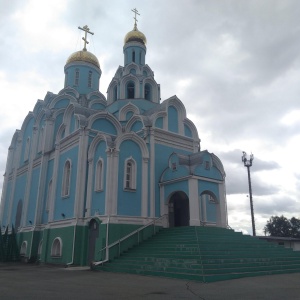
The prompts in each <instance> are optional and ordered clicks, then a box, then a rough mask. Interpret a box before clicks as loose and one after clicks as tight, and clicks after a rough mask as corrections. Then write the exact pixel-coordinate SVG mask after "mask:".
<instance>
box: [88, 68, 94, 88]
mask: <svg viewBox="0 0 300 300" xmlns="http://www.w3.org/2000/svg"><path fill="white" fill-rule="evenodd" d="M92 78H93V72H92V71H89V77H88V87H89V88H91V87H92Z"/></svg>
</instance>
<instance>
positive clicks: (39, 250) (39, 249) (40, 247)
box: [38, 240, 43, 256]
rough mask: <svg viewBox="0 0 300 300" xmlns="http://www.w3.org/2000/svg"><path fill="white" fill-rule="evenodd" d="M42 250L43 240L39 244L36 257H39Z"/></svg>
mask: <svg viewBox="0 0 300 300" xmlns="http://www.w3.org/2000/svg"><path fill="white" fill-rule="evenodd" d="M42 250H43V240H41V241H40V242H39V247H38V256H41V254H42Z"/></svg>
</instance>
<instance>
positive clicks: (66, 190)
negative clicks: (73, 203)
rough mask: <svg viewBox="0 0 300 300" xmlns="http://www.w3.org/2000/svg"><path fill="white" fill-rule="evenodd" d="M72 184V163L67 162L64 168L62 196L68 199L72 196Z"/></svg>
mask: <svg viewBox="0 0 300 300" xmlns="http://www.w3.org/2000/svg"><path fill="white" fill-rule="evenodd" d="M70 182H71V161H70V160H67V161H66V163H65V166H64V174H63V184H62V196H63V197H67V196H69V194H70Z"/></svg>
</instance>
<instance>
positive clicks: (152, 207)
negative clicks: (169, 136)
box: [149, 127, 155, 218]
mask: <svg viewBox="0 0 300 300" xmlns="http://www.w3.org/2000/svg"><path fill="white" fill-rule="evenodd" d="M149 134H150V217H151V218H155V147H154V146H155V143H154V130H153V128H152V127H151V128H150V129H149Z"/></svg>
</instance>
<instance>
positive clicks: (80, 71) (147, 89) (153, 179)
mask: <svg viewBox="0 0 300 300" xmlns="http://www.w3.org/2000/svg"><path fill="white" fill-rule="evenodd" d="M84 30H85V31H86V33H88V32H89V29H88V27H87V26H85V27H84ZM146 51H147V48H146V37H145V35H144V34H143V33H142V32H140V31H139V30H138V29H137V26H136V24H135V25H134V29H133V30H132V31H130V32H128V33H127V35H126V36H125V41H124V46H123V54H124V66H119V67H118V68H117V70H116V73H115V75H114V77H113V78H112V80H111V83H110V84H109V86H108V89H107V97H105V96H104V95H103V94H102V93H101V92H100V91H99V82H100V80H101V73H102V72H101V68H100V64H99V61H98V59H97V57H96V56H95V55H94V54H92V53H90V52H89V51H87V50H86V47H84V49H83V50H80V51H77V52H75V53H73V54H72V55H71V56H70V57H69V58H68V59H67V62H66V65H65V67H64V72H65V82H64V88H63V89H62V90H61V91H60V92H59V93H58V94H54V93H49V92H48V93H47V94H46V96H45V98H44V100H38V101H37V103H36V105H35V107H34V108H33V111H32V112H29V113H28V115H27V116H26V118H25V120H24V122H23V125H22V128H21V129H20V130H16V132H15V134H14V135H13V137H12V142H11V145H10V147H9V152H8V158H7V164H6V171H5V174H4V185H3V191H2V199H1V209H0V223H1V226H2V229H3V228H4V227H6V226H9V227H11V226H14V228H15V229H16V230H17V232H18V242H19V245H20V250H21V254H22V255H23V256H24V257H25V258H27V259H31V260H33V259H39V260H40V261H41V262H45V263H57V264H70V265H71V264H77V265H87V264H89V263H90V262H91V261H93V260H97V259H98V260H99V257H100V252H99V250H100V249H102V248H103V247H104V246H105V245H106V243H107V241H106V238H107V235H109V240H110V241H109V242H111V241H114V240H116V239H118V238H120V237H122V236H124V235H125V234H128V233H129V232H131V231H132V230H134V229H136V228H138V227H140V226H143V225H145V224H147V223H149V222H150V221H152V220H154V219H155V218H159V217H162V216H164V217H162V218H161V224H162V225H163V226H166V227H168V226H170V227H172V226H200V225H207V226H208V225H209V226H219V227H226V226H227V208H226V192H225V172H224V169H223V165H222V163H221V161H220V159H219V158H218V157H217V156H216V155H214V154H212V153H209V152H208V151H206V150H201V148H200V139H199V136H198V132H197V129H196V127H195V125H194V124H193V122H192V121H191V120H189V119H188V118H187V114H186V109H185V106H184V104H183V103H182V102H181V100H180V99H178V98H177V97H176V96H171V97H170V98H168V99H165V100H163V101H161V97H160V85H159V84H158V83H157V82H156V80H155V78H154V73H153V71H152V69H151V68H150V67H149V65H147V64H146ZM108 224H109V226H108Z"/></svg>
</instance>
